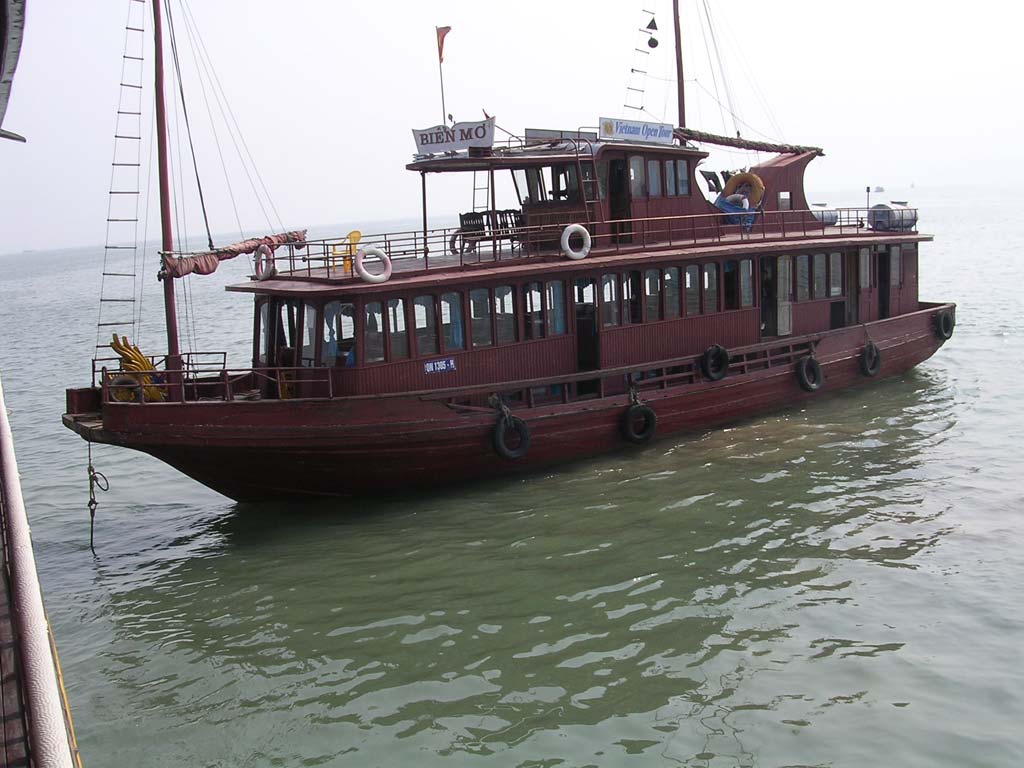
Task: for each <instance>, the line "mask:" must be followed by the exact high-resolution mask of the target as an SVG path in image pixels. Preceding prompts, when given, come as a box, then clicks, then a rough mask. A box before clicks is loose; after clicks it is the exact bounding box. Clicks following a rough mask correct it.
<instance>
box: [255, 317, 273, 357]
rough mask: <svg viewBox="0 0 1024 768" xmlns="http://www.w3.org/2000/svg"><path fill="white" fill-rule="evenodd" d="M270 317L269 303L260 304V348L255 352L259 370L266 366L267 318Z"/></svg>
mask: <svg viewBox="0 0 1024 768" xmlns="http://www.w3.org/2000/svg"><path fill="white" fill-rule="evenodd" d="M269 316H270V302H269V301H263V302H260V346H259V348H258V349H257V350H256V362H257V363H258V367H259V368H264V367H266V365H267V347H268V346H269V345H268V343H267V318H268V317H269Z"/></svg>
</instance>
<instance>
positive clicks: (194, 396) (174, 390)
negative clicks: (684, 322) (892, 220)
mask: <svg viewBox="0 0 1024 768" xmlns="http://www.w3.org/2000/svg"><path fill="white" fill-rule="evenodd" d="M815 340H816V337H813V336H810V337H808V336H804V337H799V338H793V339H785V340H781V339H780V340H779V341H778V343H777V344H776V345H775V346H773V347H771V348H768V349H766V348H764V347H763V346H760V345H755V346H751V347H749V348H748V347H742V348H737V349H735V350H732V351H731V354H730V367H731V369H732V371H733V372H734V373H748V372H750V371H751V370H754V369H756V368H768V367H774V366H777V365H784V364H786V365H788V364H791V363H793V362H795V360H796V356H797V355H799V354H805V353H807V352H809V351H810V350H811V349H812V347H813V345H814V343H815ZM700 357H701V356H700V355H693V354H690V355H684V356H680V357H677V358H671V359H665V360H657V361H652V362H645V363H637V364H633V365H627V366H620V367H616V368H608V369H602V370H591V371H577V372H575V373H569V374H563V375H561V376H548V377H544V378H543V379H530V380H520V381H507V382H493V383H483V384H469V385H463V386H458V387H448V388H442V389H433V390H423V391H411V392H393V393H385V394H375V395H352V394H349V393H345V392H339V391H338V382H337V381H336V380H335V377H334V376H333V375H332V372H333V371H334V370H335V369H333V368H328V367H307V366H303V367H275V368H240V369H227V368H219V369H218V368H209V369H191V370H171V371H166V370H165V371H156V372H152V373H146V374H138V373H135V372H132V371H121V370H116V369H113V370H108V369H107V368H101V370H100V381H101V385H100V387H101V390H100V397H101V400H102V402H103V403H111V402H115V403H127V404H132V405H144V406H147V407H148V406H151V405H156V404H160V403H165V404H166V403H195V402H217V401H220V402H224V401H254V400H293V399H303V400H334V399H337V398H341V397H345V398H350V399H360V398H362V399H366V398H374V399H376V398H379V397H420V398H423V399H427V400H439V399H440V400H454V399H456V398H460V397H474V396H486V395H488V394H491V393H498V394H502V395H505V394H509V393H520V394H521V395H522V398H521V402H522V403H523V404H526V405H528V406H532V405H533V404H534V402H533V401H534V398H535V392H534V391H533V390H535V389H537V388H543V387H552V386H559V387H563V391H564V393H565V395H564V397H565V398H568V397H569V391H570V388H571V387H572V386H573V385H576V384H579V383H580V382H592V381H594V380H599V382H600V383H599V386H600V389H599V391H600V396H602V397H603V396H604V395H605V386H606V385H608V384H609V383H610V382H612V381H614V380H615V379H619V378H621V380H622V381H625V382H629V383H631V384H632V386H635V387H636V388H637V389H638V390H644V389H660V388H665V387H667V386H671V385H673V384H675V383H679V382H680V381H681V380H683V379H686V380H687V381H688V382H689V383H696V382H697V381H699V380H700V373H699V361H700ZM140 376H147V377H148V378H147V379H146V380H145V381H142V380H140V378H139V377H140ZM122 377H124V378H129V379H132V381H122V380H121V379H122ZM154 390H159V392H160V397H159V398H157V399H152V398H151V397H149V396H147V391H148V392H149V393H152V392H153V391H154Z"/></svg>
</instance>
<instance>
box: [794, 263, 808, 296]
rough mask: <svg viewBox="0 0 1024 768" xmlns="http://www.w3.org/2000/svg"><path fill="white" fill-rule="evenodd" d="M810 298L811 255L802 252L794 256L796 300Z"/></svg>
mask: <svg viewBox="0 0 1024 768" xmlns="http://www.w3.org/2000/svg"><path fill="white" fill-rule="evenodd" d="M809 298H811V257H810V256H808V255H807V254H806V253H802V254H800V255H799V256H797V257H796V300H797V301H806V300H807V299H809Z"/></svg>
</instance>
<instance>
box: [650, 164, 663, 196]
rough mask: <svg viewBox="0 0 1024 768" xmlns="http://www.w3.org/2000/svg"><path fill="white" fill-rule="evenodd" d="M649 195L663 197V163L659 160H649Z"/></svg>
mask: <svg viewBox="0 0 1024 768" xmlns="http://www.w3.org/2000/svg"><path fill="white" fill-rule="evenodd" d="M647 195H648V197H661V163H660V162H659V161H657V160H648V161H647Z"/></svg>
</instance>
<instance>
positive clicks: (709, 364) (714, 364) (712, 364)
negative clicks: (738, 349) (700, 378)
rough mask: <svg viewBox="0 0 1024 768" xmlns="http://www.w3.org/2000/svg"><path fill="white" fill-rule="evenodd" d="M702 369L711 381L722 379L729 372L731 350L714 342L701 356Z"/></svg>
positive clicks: (705, 376)
mask: <svg viewBox="0 0 1024 768" xmlns="http://www.w3.org/2000/svg"><path fill="white" fill-rule="evenodd" d="M700 371H701V373H703V374H704V378H706V379H708V380H709V381H721V380H722V379H724V378H725V375H726V374H727V373H728V372H729V350H727V349H726V348H725V347H723V346H722V345H721V344H712V345H711V346H710V347H708V348H707V349H705V350H704V354H703V355H701V358H700Z"/></svg>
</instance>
